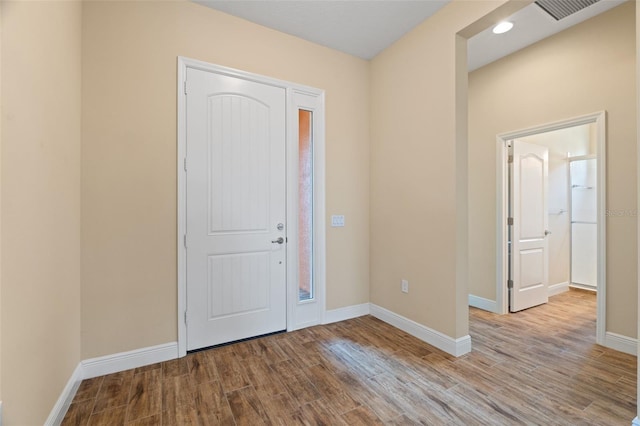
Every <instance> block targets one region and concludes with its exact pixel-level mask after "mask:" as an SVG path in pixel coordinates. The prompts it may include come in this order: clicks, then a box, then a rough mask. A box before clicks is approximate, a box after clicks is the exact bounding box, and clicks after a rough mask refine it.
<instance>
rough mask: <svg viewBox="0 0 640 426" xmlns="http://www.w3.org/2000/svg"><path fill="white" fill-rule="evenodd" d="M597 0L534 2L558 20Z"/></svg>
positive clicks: (542, 0)
mask: <svg viewBox="0 0 640 426" xmlns="http://www.w3.org/2000/svg"><path fill="white" fill-rule="evenodd" d="M599 1H600V0H536V4H537V5H538V6H540V8H541V9H542V10H544V11H545V12H547V13H548V14H549V15H551V16H552V17H553V18H554V19H555V20H556V21H559V20H561V19H562V18H566V17H567V16H569V15H573V14H574V13H576V12H578V11H580V10H582V9H584V8H585V7H587V6H591V5H592V4H594V3H597V2H599Z"/></svg>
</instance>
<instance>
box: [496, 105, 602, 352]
mask: <svg viewBox="0 0 640 426" xmlns="http://www.w3.org/2000/svg"><path fill="white" fill-rule="evenodd" d="M591 123H594V124H595V125H596V138H597V141H596V146H597V150H598V152H597V159H596V164H597V182H598V187H597V194H596V198H597V218H598V225H597V227H598V228H597V229H598V230H597V235H598V237H597V241H598V243H597V245H598V247H597V270H598V272H597V277H598V284H597V287H596V288H597V296H596V298H597V299H596V300H597V307H596V342H597V343H598V344H600V345H604V343H605V339H606V326H605V325H606V277H607V274H606V241H607V239H606V223H607V222H606V149H605V147H606V111H599V112H595V113H592V114H587V115H582V116H579V117H575V118H570V119H567V120H561V121H556V122H553V123H547V124H543V125H539V126H535V127H529V128H527V129H522V130H516V131H513V132H507V133H502V134H499V135H497V136H496V153H497V158H496V188H497V192H496V200H497V205H496V247H497V248H496V251H497V253H496V308H497V310H498V312H496V313H498V314H506V313H508V311H509V298H508V290H507V277H508V271H507V268H508V258H507V256H508V253H507V239H508V235H507V232H506V230H507V218H508V213H507V212H508V205H507V203H508V194H507V191H508V185H507V178H508V162H507V159H508V155H509V153H508V148H507V143H508V141H510V140H512V139H517V138H523V137H526V136H531V135H535V134H538V133H546V132H551V131H554V130H561V129H566V128H568V127H575V126H580V125H583V124H591Z"/></svg>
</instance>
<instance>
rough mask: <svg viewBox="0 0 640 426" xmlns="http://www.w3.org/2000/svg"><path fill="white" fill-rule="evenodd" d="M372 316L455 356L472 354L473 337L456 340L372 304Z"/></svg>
mask: <svg viewBox="0 0 640 426" xmlns="http://www.w3.org/2000/svg"><path fill="white" fill-rule="evenodd" d="M371 315H373V316H374V317H376V318H378V319H380V320H382V321H384V322H386V323H387V324H391V325H392V326H394V327H396V328H399V329H400V330H402V331H405V332H407V333H409V334H411V335H412V336H414V337H417V338H418V339H420V340H422V341H423V342H426V343H428V344H430V345H432V346H435V347H436V348H438V349H441V350H443V351H445V352H446V353H448V354H451V355H453V356H461V355H464V354H466V353H469V352H471V336H469V335H466V336H464V337H460V338H457V339H454V338H452V337H449V336H447V335H446V334H443V333H440V332H439V331H436V330H433V329H431V328H429V327H426V326H424V325H422V324H418V323H417V322H415V321H413V320H410V319H409V318H405V317H403V316H401V315H398V314H396V313H394V312H391V311H389V310H388V309H385V308H383V307H381V306H378V305H374V304H373V303H372V304H371Z"/></svg>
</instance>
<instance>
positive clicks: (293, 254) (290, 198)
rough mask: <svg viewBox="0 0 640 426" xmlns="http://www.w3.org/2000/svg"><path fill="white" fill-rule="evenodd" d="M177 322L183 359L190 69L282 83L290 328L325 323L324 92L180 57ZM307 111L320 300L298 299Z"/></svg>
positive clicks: (315, 257) (318, 294)
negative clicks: (301, 155)
mask: <svg viewBox="0 0 640 426" xmlns="http://www.w3.org/2000/svg"><path fill="white" fill-rule="evenodd" d="M177 59H178V60H177V68H178V69H177V77H178V78H177V114H178V116H177V135H176V139H177V164H176V175H177V202H178V209H177V226H176V229H177V234H176V248H177V262H178V268H177V299H178V303H177V323H178V357H183V356H185V355H186V354H187V322H188V316H187V249H186V247H185V241H186V235H187V229H186V219H187V214H186V212H187V191H186V185H187V175H186V160H185V159H186V153H187V137H186V136H187V133H186V131H187V126H186V119H187V110H186V96H187V95H186V87H187V82H186V76H187V69H188V68H193V69H198V70H202V71H207V72H212V73H216V74H221V75H227V76H231V77H236V78H241V79H245V80H250V81H254V82H258V83H261V84H267V85H270V86H275V87H281V88H284V89H285V91H286V100H285V103H286V115H285V116H286V139H287V140H286V157H287V158H286V167H287V172H286V197H287V201H286V212H287V213H286V214H287V230H286V237H287V239H288V243H287V247H286V250H287V331H292V330H296V329H299V328H304V327H309V326H312V325H316V324H321V323H322V322H323V320H324V316H325V297H326V296H325V287H326V285H325V284H326V283H325V277H326V271H325V268H326V260H325V259H326V254H325V247H326V242H325V240H326V235H325V226H324V224H325V215H326V213H325V172H324V171H325V154H324V153H325V119H324V115H325V113H324V90H320V89H316V88H314V87H309V86H304V85H300V84H296V83H291V82H288V81H283V80H278V79H274V78H270V77H265V76H262V75H258V74H254V73H250V72H245V71H241V70H237V69H233V68H228V67H223V66H220V65H215V64H210V63H207V62H203V61H199V60H196V59H190V58H186V57H182V56H178V58H177ZM299 108H303V109H308V110H312V111H313V112H314V114H313V129H314V130H313V144H314V150H313V194H314V200H313V201H314V204H313V239H314V241H313V268H314V285H315V289H316V292H315V298H314V300H312V301H305V302H298V297H297V294H298V278H297V276H298V275H297V271H298V269H297V261H298V249H297V241H298V229H297V223H298V221H297V214H298V186H297V184H298V156H297V153H298V135H297V130H298V124H297V123H298V109H299Z"/></svg>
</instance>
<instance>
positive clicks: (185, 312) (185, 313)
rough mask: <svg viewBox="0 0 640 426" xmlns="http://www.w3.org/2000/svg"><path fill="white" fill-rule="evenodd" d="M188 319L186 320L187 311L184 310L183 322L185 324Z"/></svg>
mask: <svg viewBox="0 0 640 426" xmlns="http://www.w3.org/2000/svg"><path fill="white" fill-rule="evenodd" d="M188 322H189V321H187V311H184V323H185V324H187V323H188Z"/></svg>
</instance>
